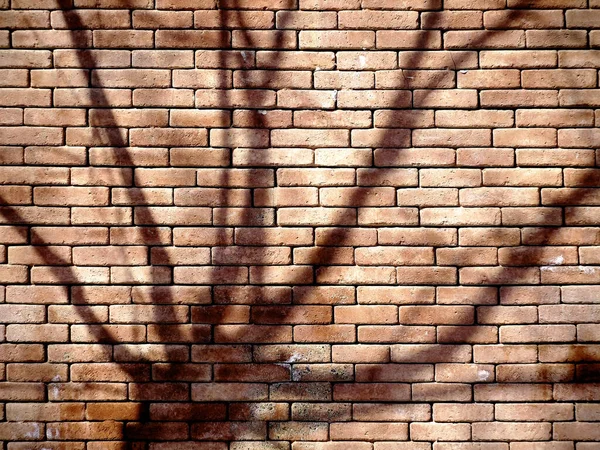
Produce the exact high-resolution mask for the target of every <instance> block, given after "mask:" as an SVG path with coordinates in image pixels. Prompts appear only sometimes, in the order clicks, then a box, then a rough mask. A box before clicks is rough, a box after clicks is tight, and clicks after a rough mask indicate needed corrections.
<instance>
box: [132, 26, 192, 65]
mask: <svg viewBox="0 0 600 450" xmlns="http://www.w3.org/2000/svg"><path fill="white" fill-rule="evenodd" d="M138 33H139V31H138ZM131 63H132V64H131V65H132V66H133V67H149V68H158V67H161V68H170V69H179V68H184V67H187V68H192V67H194V52H193V51H192V50H133V52H131Z"/></svg>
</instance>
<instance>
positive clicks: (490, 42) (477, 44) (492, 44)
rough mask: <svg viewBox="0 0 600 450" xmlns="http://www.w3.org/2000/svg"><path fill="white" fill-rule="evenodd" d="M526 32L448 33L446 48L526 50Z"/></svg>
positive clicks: (445, 39) (445, 41)
mask: <svg viewBox="0 0 600 450" xmlns="http://www.w3.org/2000/svg"><path fill="white" fill-rule="evenodd" d="M524 47H525V32H524V31H517V30H510V31H487V30H486V31H448V32H447V33H446V34H445V36H444V48H448V49H454V48H457V49H464V48H469V49H477V48H482V49H504V48H524Z"/></svg>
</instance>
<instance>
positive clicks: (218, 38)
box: [155, 30, 231, 49]
mask: <svg viewBox="0 0 600 450" xmlns="http://www.w3.org/2000/svg"><path fill="white" fill-rule="evenodd" d="M230 40H231V36H230V33H229V32H227V31H219V30H157V31H156V33H155V46H156V47H157V48H191V49H200V48H212V47H217V48H218V47H224V46H227V45H229V42H230Z"/></svg>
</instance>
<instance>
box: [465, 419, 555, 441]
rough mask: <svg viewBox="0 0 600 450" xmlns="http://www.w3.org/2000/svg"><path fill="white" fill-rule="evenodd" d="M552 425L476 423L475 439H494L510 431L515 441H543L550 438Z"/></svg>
mask: <svg viewBox="0 0 600 450" xmlns="http://www.w3.org/2000/svg"><path fill="white" fill-rule="evenodd" d="M550 431H551V427H550V424H549V423H539V424H529V423H520V422H515V423H507V424H503V423H485V422H481V423H479V422H478V423H474V424H473V440H475V441H493V440H496V438H497V437H498V436H506V434H507V433H509V434H510V435H511V436H512V438H511V439H513V440H515V441H543V440H548V439H550Z"/></svg>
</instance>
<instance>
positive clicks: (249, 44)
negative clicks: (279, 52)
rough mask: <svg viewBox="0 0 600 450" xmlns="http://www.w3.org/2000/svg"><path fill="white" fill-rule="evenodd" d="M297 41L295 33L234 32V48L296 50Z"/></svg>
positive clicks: (266, 31)
mask: <svg viewBox="0 0 600 450" xmlns="http://www.w3.org/2000/svg"><path fill="white" fill-rule="evenodd" d="M296 41H297V38H296V33H295V32H294V31H280V30H277V31H272V30H234V31H233V32H232V47H233V48H251V49H261V48H266V49H273V48H279V49H294V48H296V47H297V44H296Z"/></svg>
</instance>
